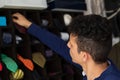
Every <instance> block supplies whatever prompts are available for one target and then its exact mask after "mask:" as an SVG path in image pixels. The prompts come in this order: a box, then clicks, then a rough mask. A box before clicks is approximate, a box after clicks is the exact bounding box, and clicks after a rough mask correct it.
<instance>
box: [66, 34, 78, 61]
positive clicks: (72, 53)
mask: <svg viewBox="0 0 120 80" xmlns="http://www.w3.org/2000/svg"><path fill="white" fill-rule="evenodd" d="M76 38H77V37H76V36H73V35H71V34H70V39H69V42H68V44H67V46H68V47H69V48H70V56H71V57H72V61H73V62H75V63H80V53H78V50H77V48H78V46H77V44H76Z"/></svg>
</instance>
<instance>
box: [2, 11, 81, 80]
mask: <svg viewBox="0 0 120 80" xmlns="http://www.w3.org/2000/svg"><path fill="white" fill-rule="evenodd" d="M15 12H20V13H21V14H23V15H24V16H26V18H28V19H29V20H30V21H32V22H33V23H35V24H37V25H39V26H41V27H42V28H45V29H48V30H49V31H50V32H52V33H54V34H56V35H57V36H58V37H60V32H65V31H67V30H66V29H67V27H66V26H65V25H64V20H63V15H64V14H65V13H69V14H70V15H71V16H72V17H75V16H76V15H78V14H82V13H77V12H75V13H74V12H60V11H49V10H45V11H39V10H17V9H0V16H2V17H3V16H4V17H5V18H6V26H0V62H1V64H2V68H1V69H2V71H0V78H1V80H13V79H14V78H21V80H68V79H69V80H82V79H81V74H79V72H78V71H77V70H76V69H75V68H74V67H73V66H72V65H71V64H69V63H68V62H66V61H65V60H64V59H63V58H62V57H61V56H59V55H57V54H56V53H55V52H54V51H52V50H51V49H49V48H48V47H47V46H46V45H44V44H43V43H42V42H40V41H39V40H38V39H37V38H35V37H33V36H31V35H30V34H28V33H27V31H26V29H25V28H22V27H20V26H19V25H17V24H15V23H13V22H12V14H13V13H15ZM59 24H60V25H59ZM35 52H38V53H41V55H43V56H42V59H43V60H44V62H45V64H44V63H39V62H38V64H36V62H37V60H41V59H39V58H38V59H34V60H36V61H35V62H34V61H33V59H32V55H33V54H34V53H35ZM3 54H4V55H5V56H6V58H4V57H3V56H2V55H3ZM18 54H19V56H21V57H19V58H18ZM40 57H41V56H40ZM34 58H37V56H36V57H35V56H34ZM7 59H10V61H7V62H5V61H6V60H7ZM3 60H4V61H3ZM27 61H29V62H32V63H33V70H32V69H31V70H30V69H29V68H30V66H31V65H30V64H26V62H27ZM15 63H16V64H17V66H18V69H17V71H15V72H12V71H10V69H12V67H15ZM32 63H31V64H32ZM39 64H44V66H43V67H41V66H40V65H39ZM11 65H12V67H10V66H11ZM29 65H30V66H29ZM28 67H29V68H28ZM16 68H17V67H16ZM18 73H19V74H20V75H19V76H15V75H17V74H18ZM70 75H71V76H70Z"/></svg>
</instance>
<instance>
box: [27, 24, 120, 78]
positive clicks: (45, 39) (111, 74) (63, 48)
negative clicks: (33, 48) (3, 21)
mask: <svg viewBox="0 0 120 80" xmlns="http://www.w3.org/2000/svg"><path fill="white" fill-rule="evenodd" d="M27 31H28V33H30V34H31V35H33V36H35V37H36V38H38V39H39V40H40V41H41V42H42V43H44V44H45V45H47V46H48V47H49V48H51V49H52V50H54V51H55V52H56V53H57V54H59V55H60V56H62V57H63V58H64V59H65V60H66V61H68V62H70V63H71V64H73V65H75V66H76V67H78V68H79V69H80V70H82V67H81V66H80V65H78V64H76V63H73V62H72V59H71V57H70V54H69V48H68V47H67V43H66V42H65V41H64V40H62V39H61V38H59V37H57V36H56V35H54V34H52V33H50V32H49V31H47V30H46V29H42V28H41V27H40V26H37V25H36V24H31V26H30V27H29V28H28V30H27ZM83 80H87V78H86V76H84V78H83ZM95 80H120V72H119V70H118V69H117V68H116V67H115V65H114V64H113V63H112V62H111V61H110V65H109V67H108V68H107V69H106V70H105V71H104V72H103V73H102V74H101V75H100V76H99V77H98V78H96V79H95Z"/></svg>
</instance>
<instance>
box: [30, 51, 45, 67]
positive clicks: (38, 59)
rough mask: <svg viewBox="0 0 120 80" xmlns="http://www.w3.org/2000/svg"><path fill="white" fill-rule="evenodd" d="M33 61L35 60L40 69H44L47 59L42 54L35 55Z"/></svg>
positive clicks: (36, 53)
mask: <svg viewBox="0 0 120 80" xmlns="http://www.w3.org/2000/svg"><path fill="white" fill-rule="evenodd" d="M32 59H33V62H35V63H36V64H37V65H39V66H40V67H42V68H44V65H45V63H46V59H45V57H44V56H43V55H42V54H41V53H40V52H35V53H33V54H32Z"/></svg>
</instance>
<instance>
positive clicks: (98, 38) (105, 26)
mask: <svg viewBox="0 0 120 80" xmlns="http://www.w3.org/2000/svg"><path fill="white" fill-rule="evenodd" d="M68 30H69V33H70V34H72V35H74V36H77V39H76V43H77V46H78V52H80V51H86V52H88V53H89V54H90V55H91V56H92V58H93V60H94V61H95V62H96V63H102V62H105V61H106V60H107V56H108V53H109V51H110V49H111V47H112V30H111V25H110V23H109V21H108V20H107V19H106V18H105V17H102V16H100V15H94V14H92V15H86V16H81V15H80V16H78V17H76V18H75V19H73V20H72V22H71V24H70V25H69V26H68Z"/></svg>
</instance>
